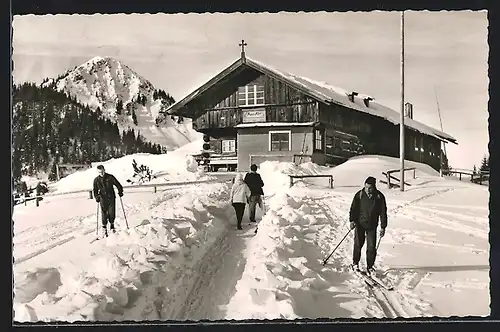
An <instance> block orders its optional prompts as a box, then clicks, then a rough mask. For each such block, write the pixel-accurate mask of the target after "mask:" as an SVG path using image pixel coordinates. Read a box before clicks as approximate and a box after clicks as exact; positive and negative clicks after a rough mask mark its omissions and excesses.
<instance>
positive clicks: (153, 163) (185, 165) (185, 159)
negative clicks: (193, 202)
mask: <svg viewBox="0 0 500 332" xmlns="http://www.w3.org/2000/svg"><path fill="white" fill-rule="evenodd" d="M202 144H203V143H202V142H201V141H194V142H191V143H188V144H187V145H186V146H183V147H181V148H179V149H178V150H176V151H172V152H168V153H166V154H148V153H136V154H132V155H127V156H124V157H121V158H116V159H110V160H107V161H104V162H100V163H93V164H94V165H93V166H94V167H92V168H90V169H86V170H81V171H77V172H75V173H73V174H71V175H69V176H67V177H65V178H62V179H61V180H60V181H59V182H57V183H56V184H54V185H53V186H52V187H53V188H54V189H55V192H70V191H73V190H85V189H89V190H90V189H91V188H92V183H93V180H94V178H95V177H96V176H97V169H96V167H97V165H103V166H104V167H105V169H106V172H108V173H111V174H113V175H114V176H115V177H116V178H117V179H118V181H120V183H121V184H122V185H128V183H127V180H129V179H132V176H133V175H134V170H133V168H132V162H133V160H135V161H136V162H137V164H138V165H145V166H148V167H149V168H150V169H151V171H152V174H153V175H154V177H155V178H154V179H152V180H151V181H150V182H149V183H165V182H183V181H197V180H200V181H201V180H210V179H213V177H211V176H208V175H206V174H205V173H204V172H203V168H202V167H199V166H198V163H197V162H196V160H195V159H194V158H193V157H192V156H191V155H192V154H193V153H196V152H198V150H197V149H198V147H199V146H201V145H202Z"/></svg>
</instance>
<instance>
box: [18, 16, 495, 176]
mask: <svg viewBox="0 0 500 332" xmlns="http://www.w3.org/2000/svg"><path fill="white" fill-rule="evenodd" d="M400 17H401V15H400V13H398V12H382V11H374V12H349V13H327V12H317V13H275V14H269V13H234V14H222V13H220V14H132V15H131V14H127V15H125V14H114V15H102V14H98V15H43V16H35V15H24V16H14V19H13V60H14V68H13V79H14V82H15V83H22V82H26V81H32V82H37V83H40V82H41V81H42V79H43V78H45V77H56V76H58V75H59V74H61V73H63V72H65V71H66V70H68V69H72V68H73V67H75V66H77V65H80V64H82V63H84V62H86V61H88V60H89V59H91V58H92V57H94V56H111V57H114V58H116V59H117V60H119V61H121V62H123V63H124V64H126V65H128V66H129V67H131V68H132V69H133V70H135V71H136V72H137V73H139V74H140V75H142V76H143V77H145V78H146V79H148V80H149V81H151V83H153V85H154V86H155V87H156V88H159V89H163V90H165V91H166V92H168V93H169V94H171V95H172V96H173V97H174V98H175V99H176V100H179V99H181V98H183V97H184V96H186V95H187V94H188V93H190V92H192V91H193V90H194V89H196V88H197V87H198V86H200V85H202V84H203V83H205V82H206V81H208V80H209V79H210V78H211V77H213V76H214V75H215V74H217V73H218V72H220V71H221V70H223V69H224V68H225V67H226V66H227V65H229V64H230V63H232V62H233V61H235V60H236V59H237V58H238V57H239V56H240V51H241V49H240V47H239V46H238V44H239V42H240V41H241V40H242V39H244V40H245V42H246V43H247V44H248V46H247V47H246V54H247V56H249V57H251V58H253V59H255V60H258V61H261V62H264V63H266V64H268V65H270V66H273V67H275V68H277V69H280V70H283V71H287V72H290V73H293V74H295V75H300V76H305V77H308V78H311V79H314V80H317V81H323V82H327V83H329V84H331V85H334V86H338V87H341V88H344V89H346V90H355V91H357V92H360V93H364V94H369V95H371V96H373V97H374V98H375V99H376V100H377V102H379V103H382V104H384V105H386V106H389V107H391V108H392V109H394V110H396V111H399V110H400V104H401V102H400V98H401V92H400V86H401V79H400V54H401V30H400V29H401V28H400ZM487 28H488V19H487V12H486V11H476V12H473V11H456V12H452V11H448V12H447V11H442V12H429V11H419V12H417V11H408V12H405V101H407V102H410V103H412V104H413V118H414V119H415V120H417V121H420V122H423V123H425V124H427V125H429V126H431V127H434V128H436V129H440V128H441V125H440V121H439V115H438V111H437V102H436V101H438V102H439V108H440V110H441V117H442V126H443V130H444V131H445V132H447V133H448V134H450V135H452V136H453V137H455V138H456V139H457V140H458V145H453V144H447V153H448V159H449V162H450V164H451V166H452V167H454V168H466V169H471V168H472V166H473V165H474V164H475V165H477V166H479V164H480V162H481V159H482V157H483V156H484V155H485V154H487V153H488V142H489V135H488V83H489V81H488V41H487V36H488V31H487ZM436 95H437V99H436ZM381 134H383V133H381Z"/></svg>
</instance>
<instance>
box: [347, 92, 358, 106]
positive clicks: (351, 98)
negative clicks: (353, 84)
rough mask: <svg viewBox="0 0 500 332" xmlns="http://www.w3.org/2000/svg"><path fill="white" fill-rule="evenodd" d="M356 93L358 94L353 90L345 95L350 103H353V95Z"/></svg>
mask: <svg viewBox="0 0 500 332" xmlns="http://www.w3.org/2000/svg"><path fill="white" fill-rule="evenodd" d="M357 95H358V93H357V92H356V91H353V92H351V93H350V94H348V95H347V96H348V97H349V100H350V101H351V103H354V97H355V96H357Z"/></svg>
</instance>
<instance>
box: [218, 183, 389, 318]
mask: <svg viewBox="0 0 500 332" xmlns="http://www.w3.org/2000/svg"><path fill="white" fill-rule="evenodd" d="M301 191H302V189H301V188H295V189H293V190H291V191H290V192H289V193H281V194H277V195H275V196H274V197H272V198H271V199H270V200H269V201H268V203H267V204H268V208H269V211H268V213H267V214H266V215H265V216H264V218H263V219H262V220H261V222H260V223H259V231H258V233H257V235H256V236H255V237H254V238H253V239H252V240H251V241H250V244H249V248H250V249H249V252H248V255H247V263H246V266H245V269H244V272H243V277H242V279H241V280H240V281H239V282H238V283H237V285H236V293H235V295H234V297H233V298H232V299H231V301H230V302H229V304H228V307H227V313H226V318H227V319H236V320H240V319H248V318H252V319H277V318H285V319H295V318H322V317H331V318H334V317H364V316H377V317H383V313H382V312H381V311H377V308H371V309H370V307H368V309H367V306H366V305H364V299H362V298H361V297H360V296H358V295H357V294H356V293H351V292H350V291H349V288H348V285H347V284H346V280H347V279H348V275H347V274H346V273H345V271H343V270H342V269H332V268H331V267H330V266H326V267H324V266H323V265H322V261H323V259H324V258H325V257H326V255H328V253H325V252H324V251H323V250H322V248H330V247H331V246H332V244H333V243H334V242H335V241H338V239H341V238H342V236H343V235H344V233H345V232H346V230H347V229H348V228H346V227H347V225H346V223H345V222H344V221H343V220H341V219H340V218H339V219H337V220H331V219H329V218H328V217H327V215H326V214H325V212H324V211H322V210H321V208H319V207H318V206H316V205H315V204H314V198H305V197H304V198H301V197H300V196H302V197H303V195H301V194H300V192H301ZM337 263H341V264H340V265H343V266H347V265H348V264H349V262H348V259H347V256H345V257H344V259H343V260H340V261H337ZM337 267H339V266H337Z"/></svg>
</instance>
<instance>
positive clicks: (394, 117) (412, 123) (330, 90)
mask: <svg viewBox="0 0 500 332" xmlns="http://www.w3.org/2000/svg"><path fill="white" fill-rule="evenodd" d="M247 60H250V62H251V63H254V64H255V65H257V66H260V67H263V68H265V69H267V70H269V71H271V72H273V73H275V74H276V75H279V76H281V77H282V78H284V79H285V80H288V81H292V82H293V83H295V84H298V85H301V86H302V87H304V88H305V89H307V90H309V91H312V92H315V94H316V95H319V97H321V98H323V100H324V101H327V102H333V103H336V104H340V105H341V106H345V107H347V108H351V109H356V110H358V111H360V112H363V113H367V114H370V115H374V116H378V117H382V118H384V119H386V120H388V121H390V122H392V123H394V124H396V125H399V116H400V113H399V112H396V111H395V110H393V109H391V108H389V107H387V106H385V105H382V104H380V103H377V102H375V101H373V100H374V98H373V97H372V96H369V95H365V94H361V93H358V95H357V96H356V97H354V98H355V99H359V98H361V99H365V98H371V99H372V101H371V102H370V104H371V105H373V106H377V108H371V107H366V106H364V105H363V106H361V105H358V104H357V103H353V102H351V101H350V100H349V99H348V96H347V95H348V91H347V90H345V89H342V88H340V87H336V86H333V85H330V84H328V83H326V82H324V83H322V82H319V81H315V80H312V79H310V78H307V77H302V76H296V75H293V74H290V73H287V72H284V71H281V70H279V69H276V68H273V67H271V66H269V65H267V64H264V63H262V62H259V61H257V60H254V59H252V58H249V57H247ZM308 83H309V84H308ZM311 85H313V86H311ZM325 90H326V91H325ZM377 111H384V112H385V113H389V114H381V113H380V112H377ZM391 113H392V114H391ZM405 120H406V121H405V125H406V126H408V127H410V128H412V129H414V130H417V131H419V132H421V133H424V134H426V135H430V136H433V137H435V138H437V139H439V140H443V139H446V140H449V141H452V142H454V143H456V138H454V137H453V136H451V135H449V134H447V133H445V132H442V131H440V130H437V129H435V128H432V127H430V126H427V125H425V124H423V123H421V122H419V121H416V120H413V119H409V118H405Z"/></svg>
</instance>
